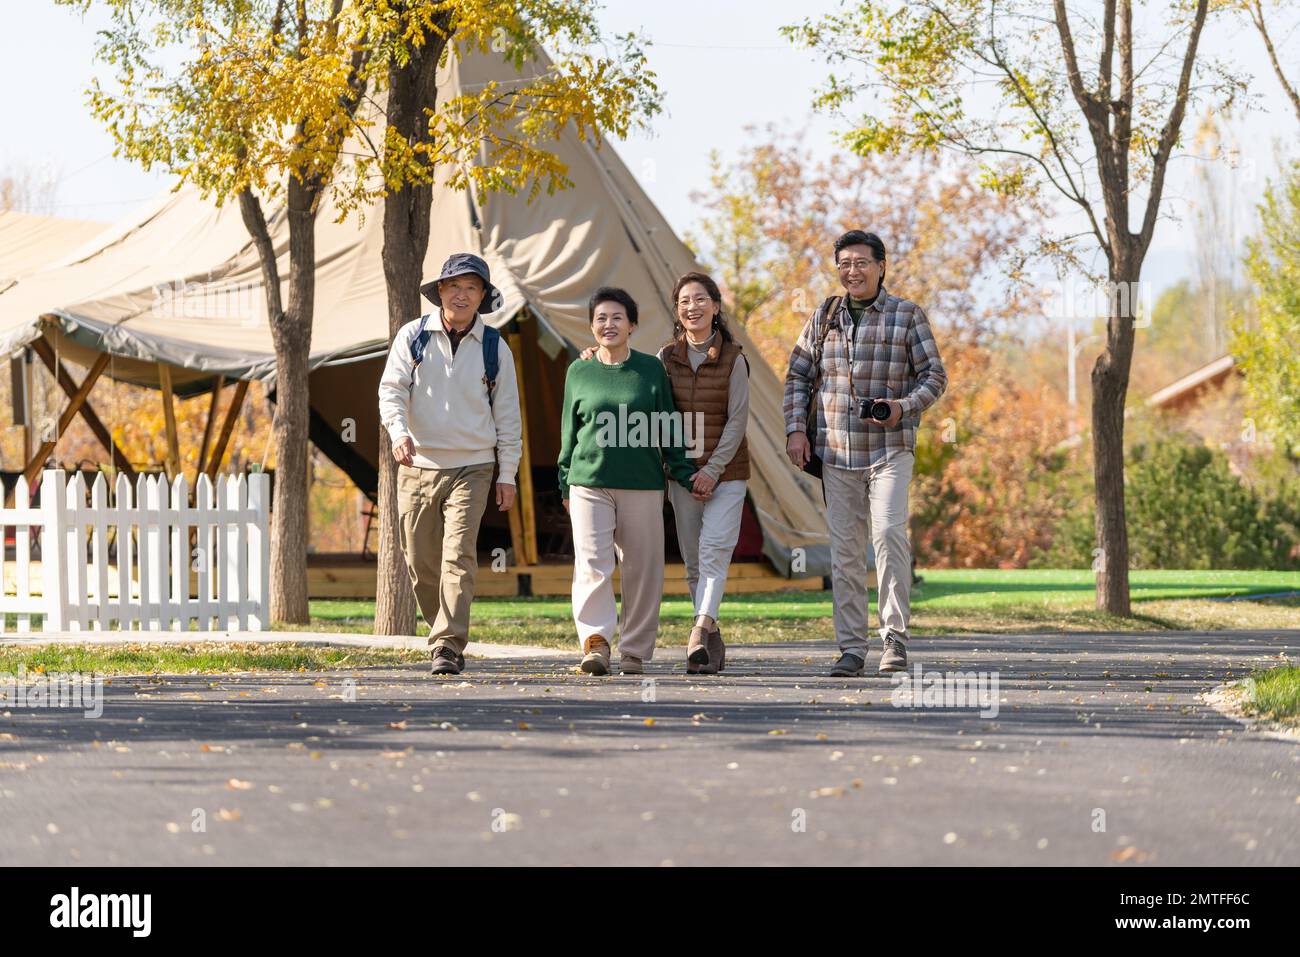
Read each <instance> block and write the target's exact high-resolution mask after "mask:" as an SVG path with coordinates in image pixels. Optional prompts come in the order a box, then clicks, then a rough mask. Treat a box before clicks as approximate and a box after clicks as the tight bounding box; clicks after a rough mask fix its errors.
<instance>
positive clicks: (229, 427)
mask: <svg viewBox="0 0 1300 957" xmlns="http://www.w3.org/2000/svg"><path fill="white" fill-rule="evenodd" d="M247 394H248V380H247V379H240V380H239V382H237V383H236V384H235V395H234V398H232V399H231V400H230V408H228V409H226V418H225V420H224V421H222V423H221V431H220V432H219V433H217V445H216V448H214V449H213V450H212V458H211V459H209V460H208V464H207V467H206V469H205V471H206V473H207V476H208V478H215V477H216V474H217V469H219V468H221V460H222V459H224V458H225V457H226V445H227V444H228V443H229V442H230V433H232V432H234V431H235V419H237V418H238V417H239V409H240V407H241V406H242V405H243V404H244V396H245V395H247Z"/></svg>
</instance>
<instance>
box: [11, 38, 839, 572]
mask: <svg viewBox="0 0 1300 957" xmlns="http://www.w3.org/2000/svg"><path fill="white" fill-rule="evenodd" d="M548 64H549V61H547V60H546V58H545V57H544V56H543V57H539V59H538V60H537V61H536V62H534V63H533V64H530V65H527V66H525V71H530V72H531V71H534V70H537V69H546V68H547V66H548ZM518 77H519V75H518V74H517V73H516V72H515V70H514V68H513V67H512V66H510V65H509V64H506V63H504V62H503V61H501V60H500V59H498V58H496V57H493V56H488V55H481V54H470V55H466V56H464V57H463V58H461V59H459V60H457V59H452V60H451V61H450V62H449V64H448V66H447V67H446V68H445V69H444V72H443V74H442V76H441V77H440V80H439V86H440V90H441V92H442V95H443V96H444V97H448V96H455V95H456V94H457V93H458V92H459V91H460V90H462V89H469V88H471V87H473V86H474V85H477V84H482V83H486V82H489V81H497V82H500V83H503V84H504V83H509V82H511V81H512V80H514V81H517V80H518ZM552 148H553V149H554V150H555V151H556V153H557V154H558V155H559V157H560V159H561V160H563V161H564V162H565V163H566V164H567V166H568V175H569V178H570V179H571V180H572V181H573V184H574V185H573V188H572V189H569V190H565V191H563V192H560V193H557V194H555V195H554V196H547V195H545V194H543V195H541V196H539V197H538V198H537V199H536V200H534V201H533V202H532V203H528V202H527V201H526V198H525V197H524V196H511V195H508V194H497V195H492V196H490V197H478V196H475V195H473V193H472V191H469V192H455V191H452V190H449V189H447V188H446V186H445V182H446V173H445V171H444V173H443V175H442V176H441V177H440V181H439V184H438V186H439V188H437V189H436V190H435V199H434V204H433V219H432V223H431V229H430V242H429V250H428V255H427V257H426V260H425V274H426V275H432V274H436V272H437V269H438V268H439V266H440V265H441V263H442V262H443V260H444V259H446V257H447V256H448V255H449V254H450V253H452V252H458V251H472V252H476V253H479V254H480V255H482V256H483V257H484V258H485V259H486V260H487V262H488V264H489V266H490V267H491V270H492V278H493V281H494V282H495V283H496V285H497V286H498V287H499V288H500V289H501V290H502V292H503V294H504V295H505V299H506V303H505V306H504V308H502V309H501V310H500V311H499V312H498V313H496V314H494V315H493V316H490V317H488V319H489V321H490V322H492V323H493V324H494V325H498V326H500V325H503V324H505V323H506V322H508V321H509V320H510V319H511V318H513V317H514V316H515V315H516V314H517V313H518V312H519V310H520V309H521V308H525V307H526V308H528V309H529V311H530V312H531V313H532V314H533V315H535V316H536V317H538V318H539V320H541V322H542V323H543V324H544V325H545V326H546V327H547V328H549V329H550V330H551V331H552V332H554V333H555V334H557V335H558V336H559V337H560V338H561V339H563V340H564V341H565V342H566V343H568V344H569V345H570V346H572V347H574V348H581V347H583V346H586V345H588V344H589V343H590V342H591V333H590V329H589V327H588V324H587V315H586V303H587V298H588V297H589V296H590V295H591V293H592V292H593V291H594V290H595V289H596V287H598V286H600V285H605V284H609V285H618V286H622V287H624V288H625V289H627V290H628V292H630V293H631V295H632V296H633V298H635V299H636V301H637V303H638V304H639V306H640V310H641V321H640V325H639V327H638V328H637V331H636V332H635V333H634V335H633V338H632V347H633V348H635V349H639V350H641V351H644V352H652V351H654V350H655V349H657V348H658V347H659V346H660V345H661V344H662V343H663V342H665V341H666V340H667V339H668V338H669V336H670V331H671V328H672V319H671V307H670V304H669V301H668V299H669V296H670V294H671V289H672V284H673V281H674V280H675V278H676V277H677V276H678V275H680V274H681V273H683V272H687V271H691V270H694V269H698V268H699V266H698V264H697V263H696V262H695V260H694V257H693V256H692V255H691V253H690V250H689V249H687V247H686V246H685V245H684V244H683V243H682V242H681V241H680V240H679V239H678V238H677V236H676V235H675V234H674V232H673V230H672V228H671V227H670V226H669V225H668V223H667V221H666V220H665V219H664V218H663V216H662V215H661V214H660V212H659V211H658V210H657V209H656V208H655V206H654V204H653V203H652V202H651V201H650V199H649V197H648V196H646V194H645V192H644V191H643V190H642V189H641V187H640V185H639V184H638V183H637V181H636V179H635V178H634V177H633V176H632V174H631V173H630V172H629V171H628V169H627V167H626V166H624V164H623V163H622V161H621V160H620V159H619V157H618V154H617V153H616V152H615V151H614V149H613V147H612V146H611V145H610V144H608V143H607V144H604V145H603V146H602V147H601V148H600V149H596V148H594V147H593V146H592V145H591V144H589V143H584V142H582V141H581V140H580V139H579V138H578V137H577V136H576V134H573V133H571V132H570V133H566V134H565V135H564V136H563V137H562V138H561V139H560V140H559V141H558V143H556V144H555V145H554V146H553V147H552ZM336 218H338V217H337V211H336V210H334V209H333V208H332V207H330V206H329V205H328V204H327V205H326V207H325V208H323V209H322V211H321V214H320V217H319V219H318V223H317V252H318V257H319V258H318V267H317V288H316V314H315V317H314V322H313V335H312V365H313V367H315V366H320V365H326V364H335V363H339V362H343V361H347V360H348V359H354V358H356V357H360V356H367V355H370V356H374V355H380V354H382V353H383V352H385V351H386V349H387V342H388V340H387V296H386V291H385V285H384V273H383V267H382V264H381V260H380V252H381V249H382V243H383V233H382V208H381V207H380V206H378V205H376V206H375V207H374V208H371V209H368V210H365V211H364V216H362V215H361V214H359V213H352V214H350V215H348V216H346V217H344V218H343V219H342V221H341V222H335V221H334V220H335V219H336ZM476 224H477V227H476ZM268 225H269V226H270V228H271V231H272V237H273V239H274V241H275V244H276V248H277V250H278V251H279V252H280V254H281V256H282V259H281V269H282V276H283V275H284V272H283V271H287V226H286V224H285V221H284V217H283V215H282V210H281V209H280V208H278V207H277V208H271V209H268ZM0 235H2V234H0ZM412 318H414V317H412ZM40 335H45V336H46V337H47V338H48V339H50V340H51V341H52V342H53V343H54V345H55V347H56V348H57V349H59V350H60V351H61V353H62V354H63V356H64V357H65V358H68V359H71V360H72V361H74V362H78V363H81V364H83V365H84V364H89V362H91V361H93V355H94V353H95V352H97V351H101V350H105V351H108V352H110V353H112V354H113V355H114V357H115V359H114V363H113V369H112V371H111V374H112V375H114V376H116V377H117V378H119V379H124V380H126V381H132V382H136V383H140V384H146V385H155V386H156V385H157V372H156V369H155V368H154V367H153V366H152V363H154V362H157V361H162V362H166V363H169V364H171V365H174V366H177V367H179V369H178V370H177V373H176V374H175V376H174V379H175V384H176V388H177V390H178V391H180V392H182V393H184V392H186V391H190V392H193V391H197V390H198V389H200V388H202V387H203V385H204V383H205V382H206V381H207V380H208V379H210V377H211V376H212V375H213V374H216V373H222V374H225V375H227V376H231V377H243V378H268V377H271V376H273V375H274V365H275V363H274V350H273V347H272V344H271V338H270V330H269V328H268V326H267V321H266V314H265V306H264V297H263V294H262V287H261V271H260V268H259V265H258V262H257V256H256V252H255V250H254V249H253V247H252V243H251V241H250V239H249V236H248V233H247V230H246V229H245V227H244V225H243V223H242V221H241V219H240V216H239V212H238V209H237V208H236V207H235V206H234V205H227V206H225V207H218V206H216V205H215V204H214V203H212V202H211V201H209V200H204V199H202V198H201V197H200V196H199V195H198V194H197V192H196V191H195V190H193V189H191V188H181V189H180V190H178V191H177V192H175V193H173V194H168V195H167V196H164V197H162V198H161V199H160V200H159V202H158V203H157V204H156V205H155V206H154V207H153V208H151V209H148V210H146V211H145V212H144V214H142V215H141V216H139V217H137V218H136V219H135V220H134V221H133V222H130V223H126V224H123V225H122V226H120V227H114V228H111V229H109V230H108V231H106V232H104V233H102V234H101V235H99V236H98V237H96V238H95V240H94V241H93V242H91V243H88V244H87V245H86V246H84V247H83V248H81V249H79V250H77V254H76V255H75V256H70V257H67V258H66V259H65V261H63V262H62V263H60V264H59V265H58V266H57V267H55V268H46V269H43V270H40V271H37V272H35V273H34V274H30V275H26V276H20V277H19V279H18V281H17V282H15V283H14V284H12V285H11V286H10V287H9V288H8V289H5V290H4V291H3V292H0V355H3V354H8V353H10V352H12V351H13V350H14V349H16V348H19V347H21V346H22V345H24V344H26V343H28V342H30V341H32V340H33V339H35V338H36V337H38V336H40ZM736 335H737V339H738V340H739V341H740V343H741V345H743V346H744V347H745V351H746V354H747V355H748V357H749V359H750V368H751V387H750V395H751V418H750V427H749V434H748V438H749V444H750V450H751V452H750V454H751V457H752V460H753V464H754V468H753V470H752V471H753V475H752V477H751V480H750V495H751V501H752V503H753V505H754V507H755V510H756V512H757V515H758V518H759V521H760V524H761V525H762V528H763V537H764V552H765V554H766V555H767V557H768V558H769V559H770V560H771V561H772V562H773V564H774V566H775V567H776V568H777V569H778V570H779V571H781V572H782V573H783V574H787V575H789V574H791V573H793V574H795V575H798V574H801V573H802V574H828V573H829V546H828V537H827V531H826V519H825V515H824V509H823V503H822V495H821V488H820V483H818V482H817V481H816V480H814V479H811V478H809V477H807V476H806V475H803V474H802V473H800V472H797V471H796V470H795V469H794V468H793V467H792V466H791V465H790V463H789V462H788V460H787V459H786V457H785V451H784V450H785V428H784V419H783V415H782V409H781V393H782V383H781V381H780V380H779V379H778V378H777V376H776V374H775V373H774V372H773V371H772V369H770V368H769V367H768V366H767V365H766V364H765V363H764V362H763V361H762V359H761V358H760V357H759V355H758V352H757V350H756V349H755V348H754V346H753V343H752V342H750V340H749V339H748V338H747V337H746V336H745V335H744V333H743V331H740V330H737V332H736ZM796 549H802V550H803V552H802V560H800V553H799V552H797V551H795V550H796ZM792 565H793V568H792Z"/></svg>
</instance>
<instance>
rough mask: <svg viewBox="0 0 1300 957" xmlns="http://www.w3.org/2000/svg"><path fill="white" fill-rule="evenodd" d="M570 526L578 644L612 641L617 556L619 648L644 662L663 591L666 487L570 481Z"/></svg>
mask: <svg viewBox="0 0 1300 957" xmlns="http://www.w3.org/2000/svg"><path fill="white" fill-rule="evenodd" d="M569 524H570V525H571V526H572V527H573V623H574V625H575V626H576V627H577V629H578V642H579V645H581V644H582V643H583V642H585V641H586V640H587V639H588V638H590V637H592V636H593V635H600V636H601V637H602V638H604V639H605V640H606V641H608V642H609V645H610V647H611V648H612V647H614V629H615V625H616V623H618V616H617V612H616V610H615V607H614V561H615V559H617V560H618V567H619V572H620V574H621V577H622V592H623V620H622V624H621V627H620V628H619V640H618V649H619V651H620V652H622V653H623V654H625V655H631V656H633V657H635V658H640V659H641V660H642V661H649V660H650V659H651V658H652V657H653V656H654V653H655V638H656V637H657V636H658V634H659V601H660V599H661V598H662V597H663V593H664V493H663V491H662V490H661V489H654V490H646V489H626V488H587V487H585V486H582V485H573V486H570V487H569Z"/></svg>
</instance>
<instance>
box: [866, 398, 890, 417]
mask: <svg viewBox="0 0 1300 957" xmlns="http://www.w3.org/2000/svg"><path fill="white" fill-rule="evenodd" d="M893 411H894V410H893V409H891V408H890V407H889V403H888V402H886V401H885V400H884V399H876V400H875V401H874V402H872V403H871V417H872V418H873V419H875V420H877V421H879V422H884V421H885V420H886V419H887V418H889V417H890V416H891V415H892V414H893Z"/></svg>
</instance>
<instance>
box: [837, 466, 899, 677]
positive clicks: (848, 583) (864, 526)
mask: <svg viewBox="0 0 1300 957" xmlns="http://www.w3.org/2000/svg"><path fill="white" fill-rule="evenodd" d="M913 462H914V456H913V454H912V453H911V452H910V451H904V452H896V453H894V455H893V456H891V457H890V458H888V459H885V460H884V461H882V462H877V463H876V464H875V465H873V466H871V467H870V468H866V469H841V468H836V467H834V466H831V465H827V466H825V468H824V470H823V471H824V474H823V476H822V483H823V485H824V486H825V488H826V504H827V506H828V508H829V516H828V518H829V522H828V523H827V524H828V525H830V532H831V585H832V589H833V593H834V618H835V641H836V643H837V644H839V646H840V651H841V652H845V651H848V652H852V653H853V654H855V655H858V656H859V657H860V658H863V659H865V658H866V655H867V637H866V636H867V573H868V568H867V540H868V538H870V541H871V544H872V545H873V546H874V548H875V552H876V584H877V588H878V593H879V599H878V603H879V606H880V609H879V610H880V637H881V638H884V637H885V636H886V635H889V634H892V635H893V636H894V638H895V639H896V640H897V641H899V642H900V643H902V644H903V645H904V647H906V645H907V637H908V635H907V622H908V615H909V613H910V607H909V601H910V596H911V590H912V546H911V543H910V542H909V541H908V538H907V486H908V484H909V483H910V482H911V481H912V465H913Z"/></svg>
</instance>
